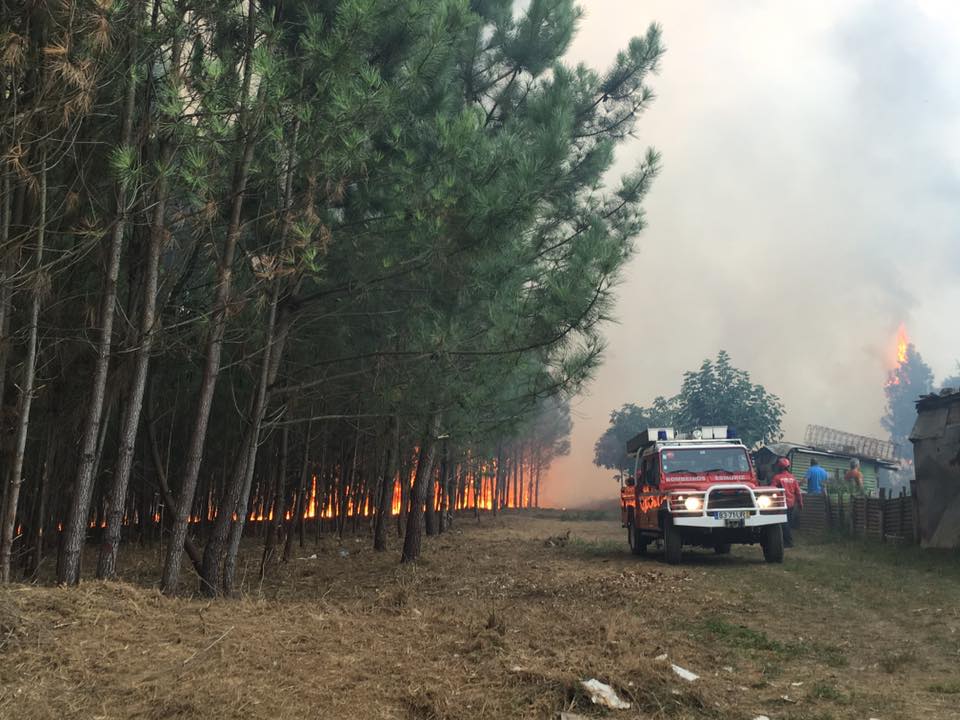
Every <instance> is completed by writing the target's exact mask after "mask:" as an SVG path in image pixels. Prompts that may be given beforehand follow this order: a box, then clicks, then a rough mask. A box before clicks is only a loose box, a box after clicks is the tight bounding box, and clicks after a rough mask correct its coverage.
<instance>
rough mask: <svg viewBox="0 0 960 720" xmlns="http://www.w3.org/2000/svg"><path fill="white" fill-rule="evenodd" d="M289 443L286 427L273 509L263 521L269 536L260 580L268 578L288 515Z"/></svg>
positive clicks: (288, 433)
mask: <svg viewBox="0 0 960 720" xmlns="http://www.w3.org/2000/svg"><path fill="white" fill-rule="evenodd" d="M289 442H290V430H289V426H287V425H284V427H283V431H282V433H281V436H280V451H279V452H278V453H277V462H276V466H275V467H274V471H273V483H272V485H273V487H272V489H271V494H272V496H273V498H272V499H273V502H272V509H271V513H270V514H268V515H267V517H266V519H265V520H264V521H263V522H266V523H267V535H266V539H265V541H264V543H263V557H262V558H261V560H260V580H263V579H264V577H266V573H267V565H268V564H269V563H270V562H271V561H272V560H273V559H274V556H275V555H276V552H277V544H278V542H279V540H280V528H281V527H283V516H284V514H285V513H286V508H285V505H286V494H287V446H288V443H289Z"/></svg>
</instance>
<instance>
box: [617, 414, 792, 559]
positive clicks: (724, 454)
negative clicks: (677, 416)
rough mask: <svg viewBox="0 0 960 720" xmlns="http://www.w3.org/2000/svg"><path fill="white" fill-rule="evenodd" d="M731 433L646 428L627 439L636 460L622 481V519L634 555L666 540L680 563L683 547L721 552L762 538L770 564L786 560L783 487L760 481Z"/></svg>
mask: <svg viewBox="0 0 960 720" xmlns="http://www.w3.org/2000/svg"><path fill="white" fill-rule="evenodd" d="M733 435H734V434H733V433H732V432H729V431H728V430H727V428H726V427H711V428H702V429H700V430H698V431H695V432H694V433H692V434H691V435H689V436H680V435H678V434H677V433H675V432H674V431H673V430H672V429H670V428H649V429H647V430H645V431H644V432H642V433H640V434H639V435H637V436H636V437H635V438H633V439H632V440H631V441H630V442H629V443H628V444H627V451H628V453H630V455H632V456H633V457H634V460H635V465H634V472H633V474H632V475H631V476H630V477H629V478H628V479H627V481H626V483H624V484H623V485H622V486H621V491H620V507H621V522H622V524H623V527H625V528H627V533H628V539H629V541H630V546H631V548H632V549H633V551H634V552H635V553H643V552H645V550H646V546H647V545H648V544H649V543H651V542H663V544H664V550H665V554H666V559H667V561H668V562H671V563H675V562H679V560H680V549H681V547H682V546H683V545H695V546H701V547H712V548H714V549H715V550H716V551H717V552H721V553H722V552H729V549H730V545H731V544H734V543H736V544H744V543H745V544H752V543H760V544H761V545H762V546H763V548H764V556H765V557H766V558H767V560H768V561H772V562H779V561H780V560H782V558H783V539H782V536H781V534H780V533H781V524H782V523H784V522H786V520H787V518H786V500H785V498H784V496H783V492H782V491H781V490H780V489H779V488H767V487H760V486H759V485H758V483H757V474H756V470H755V469H754V467H753V462H752V461H751V459H750V454H749V453H748V452H747V448H746V447H745V446H744V445H743V443H742V442H741V441H740V440H738V439H736V438H735V437H733ZM728 436H729V437H728Z"/></svg>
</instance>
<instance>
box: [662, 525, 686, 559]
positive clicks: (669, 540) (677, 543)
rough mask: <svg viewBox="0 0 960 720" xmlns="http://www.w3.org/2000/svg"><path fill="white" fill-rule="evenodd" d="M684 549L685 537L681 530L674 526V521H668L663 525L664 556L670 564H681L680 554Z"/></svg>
mask: <svg viewBox="0 0 960 720" xmlns="http://www.w3.org/2000/svg"><path fill="white" fill-rule="evenodd" d="M682 550H683V538H682V537H680V532H679V531H678V530H677V529H676V528H675V527H674V526H673V523H670V522H668V523H666V524H665V525H664V526H663V558H664V560H666V561H667V564H668V565H679V564H680V555H681V551H682Z"/></svg>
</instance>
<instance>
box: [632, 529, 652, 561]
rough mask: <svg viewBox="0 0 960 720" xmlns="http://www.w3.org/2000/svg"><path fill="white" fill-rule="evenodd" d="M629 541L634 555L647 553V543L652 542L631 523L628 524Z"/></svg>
mask: <svg viewBox="0 0 960 720" xmlns="http://www.w3.org/2000/svg"><path fill="white" fill-rule="evenodd" d="M627 542H629V543H630V552H632V553H633V554H634V555H646V554H647V544H648V543H649V542H650V541H649V540H648V539H647V538H645V537H644V536H643V533H641V532H640V529H639V528H636V527H634V526H633V524H630V525H628V526H627Z"/></svg>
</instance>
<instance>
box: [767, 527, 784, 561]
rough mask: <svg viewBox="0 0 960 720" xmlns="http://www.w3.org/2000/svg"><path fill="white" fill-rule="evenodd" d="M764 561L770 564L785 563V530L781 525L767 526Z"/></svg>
mask: <svg viewBox="0 0 960 720" xmlns="http://www.w3.org/2000/svg"><path fill="white" fill-rule="evenodd" d="M763 559H764V560H766V561H767V562H768V563H782V562H783V530H782V529H781V527H780V526H779V525H767V529H766V532H765V533H764V537H763Z"/></svg>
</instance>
